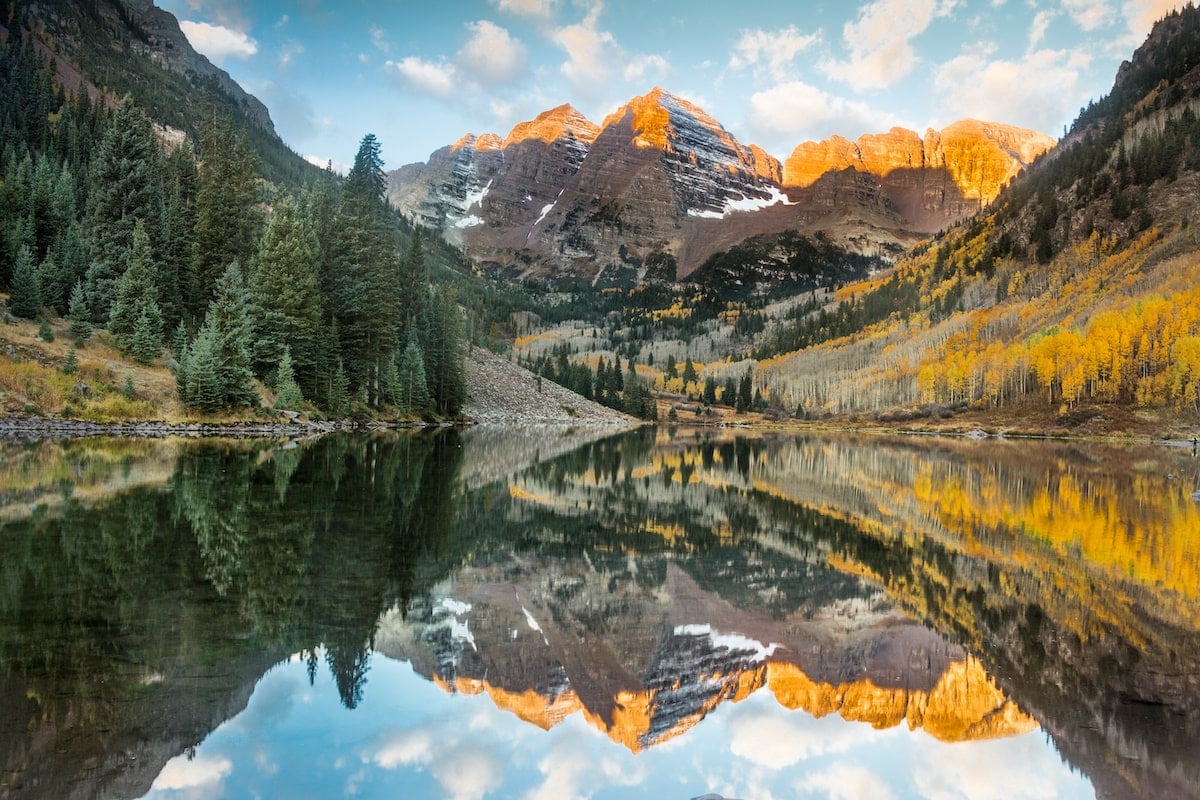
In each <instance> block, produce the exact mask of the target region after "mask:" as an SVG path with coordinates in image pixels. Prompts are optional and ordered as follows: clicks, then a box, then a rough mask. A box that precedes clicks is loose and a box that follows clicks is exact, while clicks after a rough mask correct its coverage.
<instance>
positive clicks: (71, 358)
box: [59, 347, 79, 375]
mask: <svg viewBox="0 0 1200 800" xmlns="http://www.w3.org/2000/svg"><path fill="white" fill-rule="evenodd" d="M59 369H61V370H62V374H63V375H74V374H75V373H76V372H79V355H78V354H77V353H76V352H75V348H74V347H72V348H71V349H70V350H68V351H67V357H66V358H64V359H63V363H62V366H61V367H60V368H59Z"/></svg>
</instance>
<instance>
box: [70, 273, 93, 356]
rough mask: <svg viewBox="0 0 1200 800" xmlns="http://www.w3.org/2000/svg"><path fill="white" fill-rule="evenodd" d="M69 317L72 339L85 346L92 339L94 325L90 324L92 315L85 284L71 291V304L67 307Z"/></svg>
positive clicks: (76, 285) (78, 284)
mask: <svg viewBox="0 0 1200 800" xmlns="http://www.w3.org/2000/svg"><path fill="white" fill-rule="evenodd" d="M67 316H68V317H70V319H71V327H70V333H71V338H72V339H74V340H75V343H76V344H84V343H86V342H87V340H88V339H90V338H92V323H90V322H88V319H89V318H90V316H91V315H90V313H89V312H88V307H87V295H86V293H85V292H84V291H83V282H82V281H79V282H78V283H76V284H75V288H73V289H71V302H70V303H69V304H68V306H67Z"/></svg>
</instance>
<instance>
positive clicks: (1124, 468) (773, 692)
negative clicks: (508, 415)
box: [0, 428, 1200, 798]
mask: <svg viewBox="0 0 1200 800" xmlns="http://www.w3.org/2000/svg"><path fill="white" fill-rule="evenodd" d="M601 436H602V433H601V432H599V431H594V430H586V429H585V430H565V429H547V430H538V431H503V430H499V429H488V428H480V429H475V430H470V431H466V432H464V433H457V432H453V431H447V432H442V433H439V434H433V435H430V434H394V435H374V436H334V437H325V438H321V439H317V440H312V441H304V442H300V443H279V442H233V441H201V442H179V441H168V442H136V441H129V440H117V441H111V440H88V441H75V442H45V443H41V444H36V445H28V444H4V445H0V456H2V460H0V502H2V505H0V708H3V709H5V713H4V714H3V715H0V769H2V771H0V798H34V797H39V798H40V797H140V796H144V795H146V794H147V793H150V795H151V796H154V797H207V796H214V795H218V794H219V795H221V796H227V797H241V796H247V797H248V796H256V795H260V796H280V795H283V794H290V796H341V795H344V794H356V795H357V796H395V795H396V794H397V793H404V792H407V793H409V794H410V795H412V796H455V797H471V796H498V797H499V796H526V795H528V796H538V792H543V793H545V796H558V797H566V796H573V795H580V796H584V795H586V796H594V797H603V796H614V797H629V796H642V795H649V794H664V793H665V796H671V797H676V796H680V797H683V796H688V797H690V796H698V795H702V794H705V793H708V792H718V793H722V794H725V795H726V796H742V797H746V798H750V797H765V796H771V795H773V796H812V797H840V796H868V795H871V796H881V797H895V798H902V797H925V796H939V793H942V794H948V795H949V796H968V797H991V796H1005V797H1065V796H1085V797H1090V796H1093V795H1095V796H1099V797H1114V798H1117V797H1146V798H1151V797H1161V796H1168V795H1170V796H1175V797H1180V798H1188V797H1200V788H1198V787H1200V708H1198V706H1200V685H1198V684H1200V677H1198V676H1200V669H1198V667H1200V598H1198V597H1197V594H1198V593H1200V588H1198V587H1200V506H1198V505H1197V504H1196V503H1194V502H1193V501H1192V500H1191V499H1190V492H1191V491H1192V490H1193V488H1194V487H1193V486H1192V485H1191V484H1190V483H1189V480H1190V477H1189V476H1191V475H1192V473H1193V472H1195V471H1196V462H1194V461H1192V460H1191V459H1190V458H1189V455H1190V453H1189V452H1188V451H1183V450H1173V449H1169V448H1151V447H1126V448H1118V447H1107V446H1096V445H1088V446H1086V447H1083V446H1078V445H1065V444H1044V443H1029V442H1020V443H1015V442H1003V441H986V442H970V441H957V440H930V441H924V440H922V441H913V440H897V439H884V438H866V437H848V436H842V437H811V436H808V437H801V436H795V437H794V436H782V435H767V434H756V433H753V432H738V433H737V434H733V433H727V432H714V431H700V432H693V431H679V432H673V431H665V430H664V431H660V432H658V433H656V432H655V431H653V430H650V429H643V430H637V431H633V432H631V433H627V434H621V435H617V436H612V437H608V438H601ZM1176 476H1185V479H1184V480H1179V479H1177V478H1176ZM1039 726H1040V731H1039ZM1060 758H1061V759H1065V761H1066V762H1067V765H1063V764H1062V763H1061V761H1060ZM988 764H992V765H994V768H987V765H988ZM1068 765H1069V766H1068ZM1082 776H1086V779H1084V778H1083V777H1082ZM847 793H849V794H847Z"/></svg>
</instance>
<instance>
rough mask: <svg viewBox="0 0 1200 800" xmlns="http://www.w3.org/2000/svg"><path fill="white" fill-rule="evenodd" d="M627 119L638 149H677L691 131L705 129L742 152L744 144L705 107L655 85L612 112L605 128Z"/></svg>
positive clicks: (733, 149) (672, 150)
mask: <svg viewBox="0 0 1200 800" xmlns="http://www.w3.org/2000/svg"><path fill="white" fill-rule="evenodd" d="M625 120H628V121H629V125H630V127H631V128H632V130H633V134H634V138H633V143H634V145H635V146H636V147H639V148H652V149H656V150H663V151H666V152H674V151H675V150H676V147H675V142H676V141H677V140H679V139H681V138H686V137H687V136H688V134H687V131H688V130H695V129H696V128H703V129H706V130H707V132H708V133H709V134H711V135H713V136H715V137H716V138H717V139H719V140H720V141H721V143H722V144H723V145H725V146H726V147H727V148H728V149H729V150H730V151H734V152H736V151H739V150H741V149H742V147H741V145H740V144H738V142H737V141H736V140H735V139H734V138H733V137H732V136H730V135H729V133H728V131H726V130H725V128H724V127H722V126H721V123H719V122H717V121H716V120H715V119H713V118H712V117H711V116H709V115H708V113H707V112H706V111H704V109H702V108H700V107H699V106H696V105H693V104H692V103H689V102H688V101H687V100H684V99H683V98H682V97H679V96H678V95H674V94H671V93H670V92H668V91H666V90H665V89H663V88H662V87H661V86H655V87H654V88H653V89H651V90H650V91H649V92H647V93H646V94H644V95H641V96H640V97H635V98H633V99H632V100H630V101H629V102H628V103H626V104H625V105H623V106H621V107H620V108H618V109H617V110H616V111H614V112H613V113H611V114H609V115H608V116H607V117H605V119H604V124H603V126H602V127H604V128H609V127H611V126H613V125H619V124H621V123H623V122H625Z"/></svg>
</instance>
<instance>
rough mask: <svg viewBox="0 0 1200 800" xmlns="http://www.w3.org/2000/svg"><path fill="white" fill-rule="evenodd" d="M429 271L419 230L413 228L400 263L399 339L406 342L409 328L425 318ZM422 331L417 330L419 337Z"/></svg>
mask: <svg viewBox="0 0 1200 800" xmlns="http://www.w3.org/2000/svg"><path fill="white" fill-rule="evenodd" d="M428 300H429V271H428V269H427V268H426V266H425V251H424V250H423V249H422V247H421V230H420V228H415V227H414V228H413V232H412V237H411V238H410V239H409V242H408V252H407V254H406V255H405V256H404V260H403V261H401V264H400V280H399V298H398V303H399V320H400V329H399V330H398V331H397V334H398V336H399V340H400V341H402V342H407V341H408V339H409V336H408V334H409V330H411V329H414V328H415V327H416V326H419V325H420V324H421V323H422V321H423V320H425V319H426V318H427V314H428V305H429V302H428ZM424 333H425V332H424V331H417V336H418V338H420V337H421V336H423V335H424Z"/></svg>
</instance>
